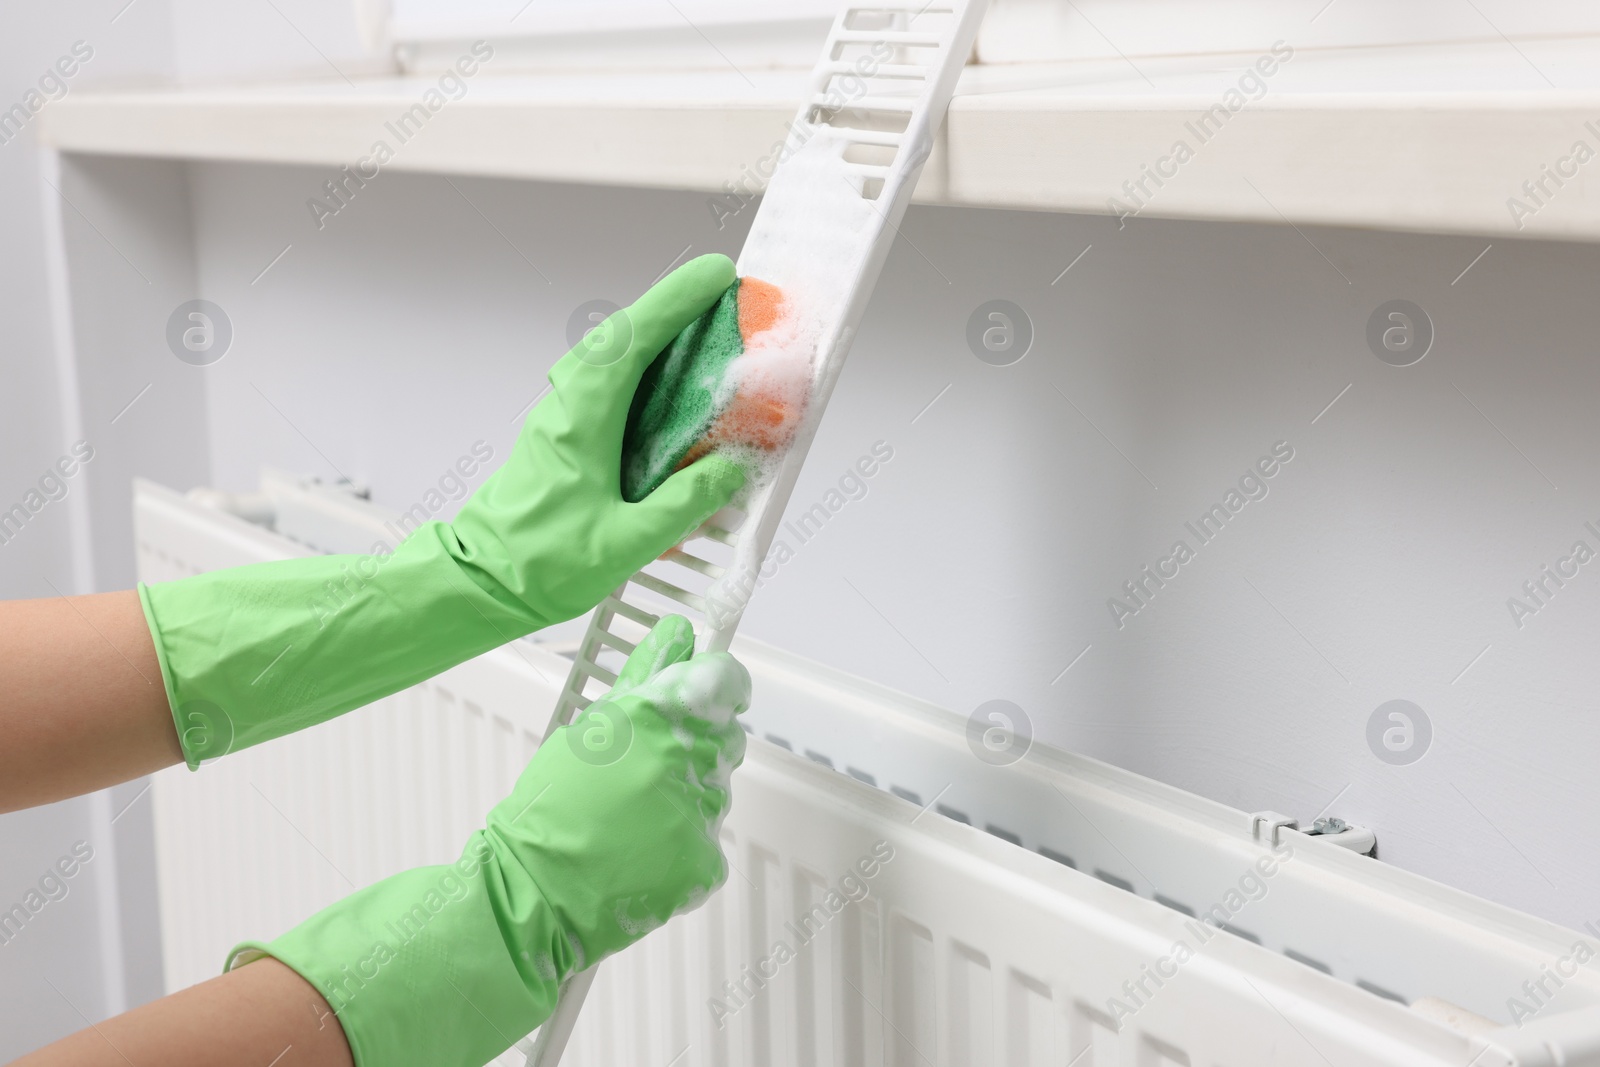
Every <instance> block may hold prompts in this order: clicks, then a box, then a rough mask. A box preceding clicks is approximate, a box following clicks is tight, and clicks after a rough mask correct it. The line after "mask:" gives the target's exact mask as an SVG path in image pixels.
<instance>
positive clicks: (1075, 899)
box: [135, 478, 1600, 1067]
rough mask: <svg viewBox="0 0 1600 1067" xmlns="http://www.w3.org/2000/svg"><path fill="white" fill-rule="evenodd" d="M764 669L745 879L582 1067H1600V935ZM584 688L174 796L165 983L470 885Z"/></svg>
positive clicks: (449, 692)
mask: <svg viewBox="0 0 1600 1067" xmlns="http://www.w3.org/2000/svg"><path fill="white" fill-rule="evenodd" d="M269 489H270V490H271V493H270V494H269V495H270V500H269V501H268V502H267V505H266V506H260V507H255V508H254V510H257V511H260V512H262V513H263V514H268V513H271V514H276V515H277V519H278V525H279V527H280V529H282V530H284V531H285V532H293V533H296V534H298V535H299V537H300V538H301V539H302V540H304V541H308V542H311V543H314V544H316V545H317V546H318V547H325V548H334V549H357V550H365V549H366V548H367V547H369V546H370V544H371V541H372V537H373V533H372V532H373V531H375V530H379V529H381V519H382V514H381V512H378V511H377V510H376V509H374V508H372V507H371V506H370V505H367V504H365V503H364V502H361V501H356V500H354V499H347V498H345V497H343V496H342V495H341V494H338V493H336V492H330V491H329V490H326V489H321V488H299V487H297V486H296V485H294V484H293V483H292V481H289V480H285V479H282V478H278V479H275V480H271V482H270V485H269ZM257 504H260V502H259V501H258V502H257ZM239 510H251V508H249V507H247V508H242V509H239ZM291 527H292V529H291ZM135 530H136V536H137V540H138V562H139V571H140V576H141V578H142V580H144V581H148V582H153V581H162V580H165V579H170V578H176V577H180V576H182V575H186V574H192V573H196V572H198V571H202V570H208V569H212V568H216V567H223V566H232V565H235V564H240V563H247V562H253V561H258V560H267V559H278V558H283V557H286V556H291V555H296V554H304V553H306V552H309V551H312V550H313V549H311V548H308V547H306V546H305V545H302V544H300V543H297V542H296V541H295V540H291V539H289V538H288V537H286V536H284V535H283V533H279V532H273V531H272V530H269V529H268V528H266V527H265V526H258V525H253V524H252V523H250V522H247V521H245V520H244V519H241V518H238V517H235V516H234V515H232V514H228V513H226V512H224V511H221V510H217V509H215V508H212V507H206V506H202V505H201V504H199V503H195V502H192V501H190V500H186V499H184V498H183V497H181V496H179V495H177V494H175V493H173V492H171V491H169V490H166V489H163V488H161V487H159V486H155V485H151V484H148V483H139V484H138V485H137V486H136V492H135ZM735 651H736V652H737V653H738V654H739V655H740V658H741V659H742V660H743V661H744V662H745V663H746V664H747V665H748V666H749V668H750V670H751V674H752V675H753V676H754V679H755V687H756V688H755V692H756V699H755V706H754V707H753V708H752V710H751V712H750V713H749V715H748V719H749V725H750V727H751V728H752V730H753V731H754V733H755V734H756V735H757V738H758V739H757V740H755V741H753V742H752V744H751V746H750V753H749V757H748V759H747V761H746V763H745V766H744V767H743V769H741V770H740V771H739V772H738V773H737V774H736V776H735V778H734V805H733V810H732V813H731V815H730V816H729V818H728V820H727V822H726V824H725V826H724V836H725V838H726V842H727V846H728V854H729V858H730V867H731V868H732V872H731V873H730V875H729V879H728V883H727V885H726V887H725V888H724V889H723V890H722V892H720V893H719V894H718V895H717V896H715V897H714V898H713V899H712V900H711V902H710V903H709V904H708V905H707V906H706V907H704V908H702V909H701V910H700V911H698V912H696V913H694V914H693V915H690V916H686V917H684V918H681V919H678V920H676V921H674V922H673V923H671V924H669V925H668V926H667V927H666V928H664V929H662V930H660V931H657V932H656V933H654V934H652V935H650V936H649V937H647V938H646V939H645V940H644V941H643V942H641V943H640V944H639V945H638V946H636V947H634V948H633V949H630V950H629V951H627V952H625V953H623V954H622V955H621V956H620V957H618V958H617V959H616V960H615V961H614V962H612V963H610V964H608V965H607V966H606V967H605V968H602V970H601V972H600V977H599V980H598V982H597V983H596V986H595V990H594V995H593V996H592V997H591V1003H590V1006H589V1007H588V1008H587V1010H586V1011H585V1012H584V1014H583V1016H582V1019H581V1021H580V1023H579V1028H578V1031H577V1033H576V1036H575V1038H574V1040H573V1043H572V1045H571V1047H570V1050H569V1053H568V1057H567V1059H566V1061H565V1062H567V1063H570V1064H572V1065H574V1067H585V1065H604V1067H611V1065H624V1064H627V1065H637V1067H700V1065H706V1067H710V1065H740V1064H749V1065H759V1067H765V1065H768V1064H772V1065H783V1067H813V1065H815V1067H822V1065H841V1067H844V1065H850V1067H890V1065H894V1067H901V1065H903V1067H911V1065H924V1067H945V1065H951V1067H969V1065H988V1064H994V1065H1005V1067H1045V1065H1050V1067H1167V1065H1190V1067H1202V1065H1203V1067H1221V1065H1227V1067H1282V1065H1298V1064H1305V1065H1308V1067H1346V1065H1350V1067H1356V1065H1373V1064H1383V1065H1395V1067H1402V1065H1403V1067H1421V1065H1439V1067H1444V1065H1450V1067H1469V1065H1470V1067H1507V1065H1511V1064H1517V1065H1521V1067H1543V1065H1549V1067H1555V1065H1557V1064H1560V1065H1564V1067H1583V1065H1590V1067H1597V1065H1600V971H1597V968H1596V967H1595V966H1590V965H1588V964H1587V963H1586V961H1587V959H1588V957H1589V955H1592V954H1593V953H1594V951H1595V950H1596V949H1600V931H1590V932H1587V933H1579V932H1577V931H1572V930H1566V929H1563V928H1561V927H1558V926H1555V925H1553V924H1550V923H1547V922H1544V921H1541V920H1538V919H1534V918H1531V917H1529V916H1526V915H1523V914H1520V913H1518V912H1515V911H1512V910H1510V909H1507V908H1503V907H1500V906H1498V905H1494V904H1490V903H1488V902H1485V901H1482V900H1479V899H1477V898H1475V897H1472V896H1469V895H1467V894H1465V893H1461V892H1458V891H1456V890H1453V889H1449V888H1447V887H1444V886H1440V885H1437V884H1435V883H1432V882H1429V881H1427V880H1426V879H1423V878H1419V877H1416V876H1414V875H1410V874H1407V873H1405V872H1403V871H1399V870H1396V869H1394V868H1392V867H1389V866H1387V865H1385V864H1383V863H1381V862H1379V861H1377V860H1374V859H1370V858H1368V857H1365V856H1360V855H1357V854H1355V853H1354V852H1352V851H1350V850H1348V849H1346V848H1342V847H1340V846H1338V845H1336V844H1331V843H1328V842H1326V841H1321V840H1318V839H1317V838H1315V837H1311V836H1306V835H1303V834H1301V833H1299V832H1297V831H1295V830H1293V829H1290V828H1275V827H1274V826H1273V825H1272V823H1273V822H1274V821H1275V820H1271V819H1262V820H1254V821H1253V820H1252V818H1251V817H1250V816H1249V815H1247V814H1245V813H1243V812H1239V811H1235V810H1233V809H1230V808H1227V807H1225V806H1223V805H1220V804H1215V803H1212V802H1210V801H1207V800H1203V799H1201V798H1198V797H1195V796H1192V795H1190V794H1187V793H1184V792H1182V791H1181V790H1177V789H1173V788H1169V787H1167V786H1163V785H1160V784H1159V783H1156V782H1152V781H1149V780H1147V779H1144V778H1140V777H1138V776H1137V775H1133V774H1129V773H1127V772H1125V771H1121V770H1118V769H1116V768H1114V767H1109V766H1106V765H1104V764H1101V763H1097V762H1095V761H1093V760H1089V759H1085V758H1082V757H1079V756H1074V755H1072V754H1070V753H1065V752H1060V751H1056V750H1051V749H1048V748H1046V747H1045V746H1042V745H1036V746H1035V747H1034V749H1033V750H1032V751H1031V752H1030V753H1029V755H1028V756H1027V758H1025V759H1023V760H1022V761H1021V762H1020V763H1016V764H1015V765H1012V766H1009V767H996V766H991V765H989V764H987V763H985V762H983V761H980V760H979V759H977V758H975V756H974V755H973V753H972V751H971V750H970V749H969V746H968V740H967V734H966V727H967V723H966V720H965V719H964V718H963V717H961V716H957V715H953V714H951V713H949V712H946V711H943V710H941V709H938V708H935V707H933V706H931V705H927V704H923V703H921V702H918V701H914V700H911V699H908V698H906V697H904V696H902V695H899V694H896V693H893V692H891V691H888V690H884V689H881V688H879V687H877V686H874V685H872V684H870V683H867V682H865V681H863V680H861V679H858V678H854V677H851V676H848V675H844V674H841V673H839V672H835V671H832V670H829V669H828V668H826V667H824V666H821V665H818V664H815V663H810V662H805V661H801V660H799V659H797V658H795V657H791V656H788V655H786V654H784V653H782V652H780V651H776V650H772V649H769V648H766V647H764V646H761V645H760V644H758V643H755V642H752V641H741V642H738V643H736V645H735ZM568 665H569V661H568V660H567V659H566V658H564V657H563V656H562V655H561V654H560V650H559V646H554V645H549V644H541V643H538V642H534V641H517V642H513V643H512V644H511V645H509V646H507V647H505V648H501V649H498V650H496V651H494V652H492V653H489V654H487V655H485V656H482V657H480V658H479V659H477V660H474V661H472V662H470V663H466V664H463V665H462V666H460V667H457V668H455V669H454V670H451V671H449V672H447V673H446V674H443V675H441V676H439V677H438V678H436V679H434V680H432V681H430V682H428V683H426V684H423V685H420V686H417V687H415V688H414V689H411V690H408V691H406V692H404V693H401V694H398V695H396V696H394V697H390V698H388V699H386V700H383V701H379V702H378V703H377V704H374V705H372V706H370V707H367V708H363V709H361V710H359V711H356V712H354V713H352V714H350V715H347V716H344V717H343V718H341V719H338V720H335V721H334V722H331V723H328V724H326V725H324V726H321V727H318V728H316V729H314V730H311V731H308V732H306V733H303V734H301V735H298V736H295V737H290V738H285V739H283V740H280V741H276V742H273V743H271V744H267V745H263V746H261V747H259V748H254V749H249V750H246V751H244V752H239V753H234V754H232V755H229V756H227V757H226V758H224V759H223V760H221V761H219V762H217V763H215V764H212V765H208V766H206V767H205V768H204V769H203V770H202V771H201V772H200V773H198V774H190V773H189V772H187V771H185V770H184V769H182V768H174V769H171V770H168V771H164V772H162V773H161V774H159V775H157V776H156V778H155V787H154V790H153V796H154V803H155V818H156V847H157V851H158V864H159V867H158V869H159V877H160V882H161V888H160V896H161V918H162V944H163V948H164V951H165V961H166V979H167V986H168V988H169V989H175V988H179V987H182V986H185V985H189V984H191V983H193V982H196V981H199V980H202V979H204V978H208V977H210V976H212V975H214V974H215V973H216V972H217V970H218V968H219V967H220V966H221V963H222V960H223V958H224V956H225V954H226V952H227V950H228V949H229V948H230V947H231V946H232V945H233V944H234V943H235V942H237V941H238V940H240V939H242V938H245V937H247V936H248V937H270V936H273V935H276V934H277V933H279V932H281V931H282V930H285V929H287V928H288V927H290V926H291V925H293V924H294V923H296V922H298V921H299V920H301V919H303V918H304V917H306V916H307V915H309V914H311V913H312V912H314V911H316V910H317V909H319V908H321V907H323V906H324V905H326V904H327V903H329V902H331V901H333V900H335V899H337V898H339V897H341V896H343V895H345V894H347V893H349V892H351V891H353V890H354V889H356V888H359V887H361V886H364V885H367V884H369V883H371V882H373V881H375V880H377V879H379V878H382V877H384V876H386V875H388V874H391V873H393V872H395V871H398V870H401V869H403V868H406V867H410V866H414V865H418V864H425V863H440V862H445V861H448V860H450V859H453V858H454V857H455V856H456V855H457V852H458V850H459V848H460V846H461V844H462V842H463V841H464V840H465V839H466V836H467V835H468V833H470V832H471V830H472V829H473V828H474V827H476V826H478V825H480V823H481V820H482V818H483V816H484V814H485V813H486V811H487V810H488V808H489V807H490V806H491V805H492V804H493V803H494V802H495V801H496V800H498V799H499V798H500V797H501V796H503V795H504V794H505V793H506V792H507V791H508V790H509V789H510V788H511V785H512V783H513V780H514V779H515V777H516V775H517V773H518V772H519V770H520V769H521V767H522V765H523V764H524V762H525V761H526V759H527V758H528V755H529V754H530V753H531V752H532V750H533V748H534V747H535V745H536V743H537V741H536V739H537V737H538V736H539V735H540V733H541V732H542V730H543V728H544V725H545V722H546V719H547V718H548V716H549V712H550V708H551V707H552V704H553V701H554V700H555V697H556V694H557V692H558V689H559V687H560V685H561V683H562V681H563V679H564V678H565V675H566V671H567V667H568ZM786 749H787V750H789V751H786ZM1274 838H1276V839H1277V840H1278V842H1279V851H1278V852H1274V850H1273V849H1272V847H1271V842H1272V840H1273V839H1274ZM1284 852H1288V853H1290V854H1289V855H1288V856H1287V857H1285V856H1284V855H1283V853H1284ZM1269 872H1270V873H1269ZM869 875H870V876H869ZM830 893H831V894H832V895H831V896H830ZM1208 915H1209V916H1210V918H1205V917H1206V916H1208ZM1202 920H1203V921H1202ZM1219 924H1220V925H1221V926H1222V927H1224V929H1219V928H1218V927H1219ZM1580 945H1582V946H1586V948H1587V951H1582V950H1578V949H1577V947H1578V946H1580ZM1575 956H1576V957H1577V958H1576V959H1575ZM1518 1005H1521V1006H1522V1007H1518ZM1524 1009H1526V1010H1524ZM1516 1023H1520V1024H1521V1025H1514V1024H1516ZM502 1060H503V1062H505V1063H507V1064H512V1063H520V1056H518V1055H517V1054H516V1053H515V1052H511V1053H508V1054H507V1055H506V1056H505V1057H502Z"/></svg>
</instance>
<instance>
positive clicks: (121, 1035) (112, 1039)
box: [13, 959, 353, 1067]
mask: <svg viewBox="0 0 1600 1067" xmlns="http://www.w3.org/2000/svg"><path fill="white" fill-rule="evenodd" d="M130 1063H133V1064H140V1065H143V1064H162V1065H163V1067H210V1065H212V1064H218V1063H241V1064H259V1065H261V1067H267V1065H269V1064H276V1065H278V1067H352V1063H353V1061H352V1060H351V1057H350V1048H349V1046H348V1045H347V1044H346V1043H345V1038H344V1031H343V1029H341V1028H340V1026H339V1021H338V1020H337V1019H335V1018H334V1016H333V1013H332V1012H330V1011H329V1010H328V1004H327V1002H326V1001H325V1000H323V999H322V997H321V996H320V995H319V994H318V993H317V991H316V990H315V989H313V988H312V987H311V985H310V984H309V983H307V982H306V981H305V979H303V978H301V977H300V976H299V975H297V974H295V973H294V971H292V970H290V969H289V968H288V967H285V966H284V965H283V964H281V963H279V962H278V961H277V960H274V959H263V960H260V961H258V962H256V963H252V964H250V965H249V966H247V967H241V968H239V969H238V970H235V971H230V972H228V973H227V974H225V975H222V976H221V977H220V978H213V979H211V980H210V981H209V982H202V983H201V984H200V985H197V986H192V987H191V988H189V989H185V990H183V991H182V992H179V993H174V994H172V995H171V996H169V997H163V998H161V999H160V1000H157V1001H153V1002H152V1003H149V1004H146V1005H144V1006H143V1007H140V1008H135V1009H134V1010H133V1011H130V1012H127V1013H126V1014H124V1015H119V1016H117V1017H116V1018H114V1019H108V1020H106V1021H105V1022H103V1023H98V1024H96V1025H93V1026H90V1027H87V1028H85V1029H83V1030H80V1031H78V1032H77V1033H76V1034H73V1035H72V1036H71V1037H67V1038H63V1039H62V1040H60V1041H57V1042H56V1043H55V1044H53V1045H49V1046H46V1047H45V1048H42V1049H40V1050H38V1051H37V1052H33V1053H30V1054H29V1055H26V1056H24V1057H22V1059H20V1060H17V1061H16V1063H15V1064H13V1067H127V1065H128V1064H130Z"/></svg>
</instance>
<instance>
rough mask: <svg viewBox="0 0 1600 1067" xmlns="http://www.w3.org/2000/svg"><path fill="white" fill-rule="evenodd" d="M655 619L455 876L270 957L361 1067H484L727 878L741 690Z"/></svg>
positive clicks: (307, 928) (722, 667) (355, 913)
mask: <svg viewBox="0 0 1600 1067" xmlns="http://www.w3.org/2000/svg"><path fill="white" fill-rule="evenodd" d="M693 650H694V631H693V630H692V629H691V628H690V626H689V622H688V620H686V619H684V618H683V617H682V616H679V615H669V616H667V617H666V618H664V619H662V620H661V622H660V623H658V624H657V625H656V628H655V629H654V630H652V631H651V633H650V635H649V636H648V637H646V638H645V639H644V640H643V641H642V642H640V644H639V647H638V648H637V649H635V650H634V652H633V654H632V655H631V656H629V657H628V663H627V666H626V667H624V668H623V671H622V674H621V676H620V677H619V678H618V681H617V685H616V687H615V688H614V689H613V690H612V691H611V693H610V694H608V695H607V696H606V697H604V698H602V699H601V700H599V701H597V702H596V703H595V704H593V705H591V706H590V707H589V708H588V709H587V710H586V711H585V712H584V713H583V715H582V716H580V717H579V719H578V721H577V722H575V723H573V724H572V725H571V726H566V727H563V728H562V729H560V730H558V731H556V733H555V734H553V735H552V736H551V738H550V740H548V741H546V742H545V743H544V745H542V746H541V747H540V748H539V750H538V751H537V752H536V753H534V756H533V759H532V761H531V762H529V764H528V767H527V769H526V770H525V771H523V773H522V778H521V779H520V780H519V781H518V782H517V786H516V788H515V789H513V790H512V791H511V795H510V796H509V797H507V798H506V799H505V800H503V801H501V802H500V803H499V804H497V805H496V806H495V807H494V809H493V810H492V811H490V812H489V818H488V825H487V827H486V828H485V829H483V830H479V831H478V832H477V833H475V834H473V835H472V837H471V838H470V839H469V840H468V842H467V846H466V848H465V849H464V850H463V851H462V853H461V859H459V860H458V861H457V862H456V863H454V864H452V865H447V866H442V867H419V868H417V869H415V870H410V871H405V872H403V873H401V874H397V875H395V876H394V877H392V878H388V879H385V880H384V881H382V882H379V883H378V884H376V885H374V886H370V887H368V888H366V889H363V890H361V891H360V892H358V893H355V894H353V895H351V896H349V897H346V898H345V899H344V900H341V901H339V902H338V903H337V904H334V905H333V906H332V907H330V908H328V909H327V910H325V911H323V912H321V913H319V914H318V915H316V916H314V917H312V918H311V919H309V920H307V921H306V922H304V923H302V924H301V925H300V926H297V927H296V928H295V929H293V930H291V931H290V932H289V933H287V934H285V935H284V936H282V937H280V938H278V939H277V940H276V941H271V942H267V943H261V942H247V943H245V944H243V945H240V946H239V947H238V948H236V949H234V950H233V953H232V955H231V956H230V958H229V961H228V967H229V969H232V968H233V967H234V966H236V965H239V964H243V963H248V962H250V961H252V960H255V959H259V958H260V957H261V956H262V955H270V956H273V957H276V958H277V959H279V960H281V961H282V962H284V963H285V964H287V965H288V966H290V967H291V968H293V969H294V970H295V971H296V972H297V973H299V974H300V976H301V977H303V978H305V979H306V980H307V981H309V982H310V983H311V984H312V985H314V986H316V987H317V990H318V992H320V993H321V994H322V995H323V997H324V998H325V999H326V1000H327V1001H328V1005H329V1006H330V1007H331V1008H332V1009H333V1010H334V1013H335V1014H336V1015H337V1016H338V1018H339V1021H340V1023H341V1024H342V1025H343V1027H344V1032H345V1037H346V1038H347V1039H348V1041H349V1043H350V1051H351V1052H352V1053H353V1055H354V1057H355V1062H356V1065H357V1067H413V1065H414V1067H451V1065H460V1067H482V1065H483V1064H485V1063H487V1062H489V1061H490V1060H491V1059H493V1058H494V1057H495V1056H498V1055H499V1054H500V1053H501V1052H503V1051H505V1050H506V1049H507V1048H509V1047H510V1046H511V1045H512V1044H514V1043H515V1042H516V1041H518V1040H520V1039H521V1038H522V1037H524V1036H525V1035H526V1034H527V1033H528V1032H529V1031H530V1030H532V1029H534V1028H535V1027H536V1026H538V1025H539V1024H540V1023H542V1022H543V1021H544V1020H545V1019H546V1018H548V1017H549V1015H550V1013H551V1012H552V1011H553V1010H554V1009H555V1003H556V992H557V989H558V987H559V986H560V984H561V982H562V981H564V980H565V979H566V978H567V977H568V976H569V975H571V974H573V973H574V972H576V971H580V970H583V969H585V968H587V967H589V966H592V965H593V964H595V963H598V962H599V961H600V960H601V959H603V958H604V957H606V956H608V955H610V954H611V953H613V952H616V951H618V950H619V949H622V948H626V947H627V946H628V945H630V944H632V943H633V942H635V941H637V940H638V939H639V938H641V937H643V936H644V935H645V934H646V933H649V932H650V931H651V930H653V929H655V928H656V927H658V926H660V925H662V924H663V923H664V922H666V921H667V920H668V919H669V918H671V917H672V916H673V915H676V914H678V913H680V912H684V911H689V910H691V909H693V908H696V907H698V906H699V905H700V904H701V903H703V902H704V901H705V899H706V898H707V897H708V896H709V895H710V894H711V892H712V891H713V890H715V889H716V888H717V887H718V886H720V885H721V884H722V882H723V880H724V878H725V877H726V875H727V861H726V860H725V859H724V858H723V855H722V850H721V847H720V845H719V843H718V834H719V831H720V828H721V826H722V819H723V817H724V816H725V815H726V814H727V811H728V803H729V795H728V778H729V776H730V775H731V774H732V772H733V769H734V768H735V767H737V766H738V765H739V763H740V762H741V761H742V760H743V759H744V750H745V737H744V731H743V730H741V729H740V728H739V725H738V723H737V722H735V721H734V715H735V714H737V713H738V712H742V711H743V710H744V709H745V708H746V706H748V704H749V702H750V675H749V674H748V673H746V671H745V669H744V667H742V666H741V665H740V664H739V662H738V661H737V660H735V659H734V658H733V657H732V656H730V655H729V654H728V653H726V652H712V653H707V654H705V655H701V656H693V657H692V658H691V655H692V653H693Z"/></svg>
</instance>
